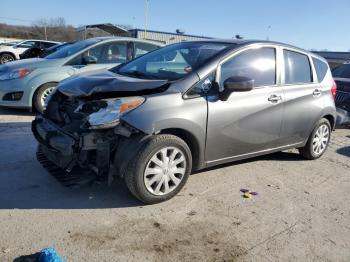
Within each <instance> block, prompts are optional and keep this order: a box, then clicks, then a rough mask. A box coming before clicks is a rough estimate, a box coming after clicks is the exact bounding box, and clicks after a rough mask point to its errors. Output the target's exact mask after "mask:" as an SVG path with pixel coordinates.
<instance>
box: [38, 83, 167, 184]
mask: <svg viewBox="0 0 350 262" xmlns="http://www.w3.org/2000/svg"><path fill="white" fill-rule="evenodd" d="M90 79H91V77H90ZM97 79H99V80H100V78H97ZM104 81H106V79H104ZM115 81H116V80H115V79H114V80H113V81H112V82H115ZM118 81H120V80H118ZM146 81H147V80H146ZM92 82H93V81H91V80H90V81H89V84H90V88H89V89H88V90H89V91H88V92H87V87H86V86H85V87H84V91H83V92H81V89H80V86H79V85H78V86H77V85H75V86H73V87H72V84H74V80H73V81H70V82H69V86H66V84H65V82H64V81H63V82H62V85H60V86H59V88H58V90H57V91H56V92H55V93H54V94H53V95H52V97H51V98H50V101H49V103H48V105H47V108H46V110H45V112H44V113H43V114H40V115H37V117H36V118H35V120H34V121H33V123H32V131H33V134H34V136H35V137H36V139H37V140H38V141H39V143H40V145H39V149H38V152H39V154H40V155H41V156H43V155H44V156H45V157H46V158H47V160H48V161H50V162H52V163H54V165H56V166H57V167H59V168H61V169H62V170H64V171H65V172H67V173H70V172H72V170H73V169H76V168H80V170H79V172H80V173H81V172H84V171H87V172H90V171H93V173H94V174H95V175H96V176H97V177H98V178H100V179H106V178H109V179H108V181H111V180H112V176H113V175H115V174H118V175H120V176H122V173H123V170H124V169H125V167H124V165H125V163H126V162H128V161H127V159H126V158H127V157H130V156H131V155H132V153H130V152H129V153H128V154H123V152H125V150H128V149H129V148H130V150H133V149H131V148H134V147H137V144H138V142H137V141H138V139H137V138H139V139H141V138H142V137H145V136H146V134H144V133H142V132H140V131H139V130H137V129H135V128H134V127H132V126H130V125H129V124H127V123H126V122H124V121H123V120H122V116H123V115H124V114H126V113H127V112H128V111H130V110H133V109H135V108H137V107H138V106H140V105H141V104H142V103H143V102H144V101H145V97H143V96H141V95H144V94H152V93H159V92H162V91H164V90H165V89H167V87H168V85H167V84H165V85H164V82H161V81H157V83H156V84H155V82H154V81H147V82H148V87H150V83H151V82H153V83H154V85H153V88H149V89H146V90H145V89H142V88H139V89H136V90H134V91H117V90H115V89H111V88H110V89H109V90H110V91H108V89H106V90H104V91H105V92H101V90H100V88H97V89H99V91H98V92H97V91H96V88H95V87H94V86H93V85H92ZM140 82H141V81H140ZM75 84H76V83H75ZM95 84H96V83H95ZM98 84H101V83H98ZM114 84H115V83H114ZM160 84H161V85H160ZM127 86H128V85H127ZM67 90H68V91H67ZM130 136H133V137H135V138H136V139H130ZM121 147H122V148H123V149H120V150H119V151H120V152H118V148H121ZM123 150H124V151H123ZM116 158H117V160H116ZM115 161H118V162H119V163H121V164H120V165H118V167H115V166H114V165H113V163H114V162H115Z"/></svg>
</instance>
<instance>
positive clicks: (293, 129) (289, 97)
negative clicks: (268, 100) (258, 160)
mask: <svg viewBox="0 0 350 262" xmlns="http://www.w3.org/2000/svg"><path fill="white" fill-rule="evenodd" d="M282 53H283V55H282V56H283V67H282V88H283V92H284V102H283V104H284V112H283V122H282V130H281V141H280V143H281V144H284V145H292V144H297V143H300V142H303V141H305V140H306V139H307V138H308V136H309V135H310V132H311V130H312V128H313V126H314V124H315V123H316V121H317V120H318V119H319V117H320V114H321V112H322V110H323V97H322V96H323V92H324V91H323V89H322V87H321V85H320V84H319V83H318V81H317V76H316V74H315V70H314V66H313V64H312V63H311V57H310V56H309V55H308V54H307V53H303V52H300V51H299V50H293V49H287V48H283V49H282Z"/></svg>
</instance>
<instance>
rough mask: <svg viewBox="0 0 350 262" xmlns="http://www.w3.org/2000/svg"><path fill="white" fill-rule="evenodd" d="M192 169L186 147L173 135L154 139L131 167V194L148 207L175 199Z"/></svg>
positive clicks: (157, 136)
mask: <svg viewBox="0 0 350 262" xmlns="http://www.w3.org/2000/svg"><path fill="white" fill-rule="evenodd" d="M191 170H192V156H191V151H190V149H189V147H188V146H187V144H186V143H185V142H184V141H183V140H182V139H180V138H179V137H177V136H174V135H156V136H152V137H151V138H150V139H149V140H148V141H147V142H145V144H144V145H143V146H142V147H141V148H140V150H139V152H138V153H137V154H136V157H135V159H132V160H131V162H130V163H129V165H128V169H127V171H126V174H125V182H126V185H127V187H128V188H129V190H130V192H131V193H132V194H133V195H134V196H135V197H137V198H138V199H139V200H141V201H142V202H144V203H146V204H154V203H159V202H162V201H165V200H168V199H170V198H172V197H173V196H175V195H176V194H177V193H178V192H179V191H180V190H181V189H182V187H183V186H184V185H185V183H186V181H187V178H188V176H189V175H190V173H191Z"/></svg>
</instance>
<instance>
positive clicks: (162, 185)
mask: <svg viewBox="0 0 350 262" xmlns="http://www.w3.org/2000/svg"><path fill="white" fill-rule="evenodd" d="M185 172H186V158H185V155H184V153H183V152H182V151H181V150H180V149H179V148H176V147H164V148H162V149H161V150H159V151H158V152H157V153H155V154H154V155H153V156H152V157H151V159H150V160H149V162H148V163H147V166H146V168H145V171H144V183H145V186H146V188H147V190H148V191H149V192H150V193H151V194H153V195H157V196H161V195H166V194H168V193H170V192H171V191H173V190H174V189H175V188H177V187H178V186H179V185H180V183H181V181H182V179H183V178H184V175H185Z"/></svg>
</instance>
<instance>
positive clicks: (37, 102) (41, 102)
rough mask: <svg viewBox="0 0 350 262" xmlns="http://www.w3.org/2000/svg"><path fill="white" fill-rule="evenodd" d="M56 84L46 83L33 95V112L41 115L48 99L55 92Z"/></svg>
mask: <svg viewBox="0 0 350 262" xmlns="http://www.w3.org/2000/svg"><path fill="white" fill-rule="evenodd" d="M56 86H57V83H47V84H44V85H42V86H41V87H40V88H39V89H38V90H37V91H36V92H35V94H34V98H33V106H34V108H35V110H37V111H38V112H40V113H42V112H44V110H45V108H46V105H47V102H48V99H49V97H50V96H51V94H52V92H53V91H54V90H55V88H56Z"/></svg>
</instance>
